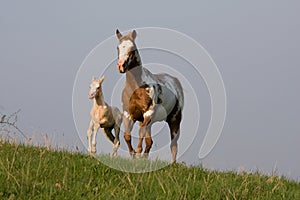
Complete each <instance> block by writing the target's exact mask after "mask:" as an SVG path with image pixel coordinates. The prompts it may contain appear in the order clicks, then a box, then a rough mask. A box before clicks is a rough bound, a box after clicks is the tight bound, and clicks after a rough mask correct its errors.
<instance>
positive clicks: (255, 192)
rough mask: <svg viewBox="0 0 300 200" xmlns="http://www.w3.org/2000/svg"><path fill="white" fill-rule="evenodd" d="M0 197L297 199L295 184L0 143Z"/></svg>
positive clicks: (298, 190) (299, 191)
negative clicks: (117, 165) (129, 167)
mask: <svg viewBox="0 0 300 200" xmlns="http://www.w3.org/2000/svg"><path fill="white" fill-rule="evenodd" d="M118 162H120V158H119V161H118ZM121 162H135V161H132V160H125V159H121ZM144 162H150V161H144ZM0 199H300V183H296V182H292V181H289V180H286V179H285V178H283V177H281V178H280V177H277V176H271V177H267V176H263V175H260V174H258V173H255V174H247V173H243V174H239V175H238V174H236V173H233V172H228V173H221V172H214V171H207V170H205V169H202V168H199V167H186V166H184V165H182V164H175V165H170V166H168V167H165V168H163V169H160V170H158V171H154V172H148V173H140V174H133V173H126V172H122V171H118V170H114V169H111V168H109V167H107V166H105V165H103V164H102V163H100V162H99V161H98V160H97V159H95V158H91V157H89V156H87V155H82V154H79V153H70V152H62V151H53V150H47V149H46V148H37V147H28V146H27V147H26V146H24V145H14V144H9V143H0Z"/></svg>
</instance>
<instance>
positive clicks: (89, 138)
mask: <svg viewBox="0 0 300 200" xmlns="http://www.w3.org/2000/svg"><path fill="white" fill-rule="evenodd" d="M93 128H94V123H93V121H92V120H91V121H90V125H89V128H88V130H87V137H88V145H89V147H88V152H89V153H90V154H91V153H92V135H93Z"/></svg>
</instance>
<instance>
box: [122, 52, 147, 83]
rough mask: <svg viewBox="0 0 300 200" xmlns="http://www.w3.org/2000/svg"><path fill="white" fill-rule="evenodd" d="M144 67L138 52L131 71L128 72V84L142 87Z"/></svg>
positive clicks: (133, 59)
mask: <svg viewBox="0 0 300 200" xmlns="http://www.w3.org/2000/svg"><path fill="white" fill-rule="evenodd" d="M143 71H144V69H143V66H142V61H141V58H140V55H139V52H138V50H135V51H134V56H133V58H132V61H131V64H130V66H129V70H128V71H127V72H126V84H129V85H140V83H142V82H143V79H142V76H143Z"/></svg>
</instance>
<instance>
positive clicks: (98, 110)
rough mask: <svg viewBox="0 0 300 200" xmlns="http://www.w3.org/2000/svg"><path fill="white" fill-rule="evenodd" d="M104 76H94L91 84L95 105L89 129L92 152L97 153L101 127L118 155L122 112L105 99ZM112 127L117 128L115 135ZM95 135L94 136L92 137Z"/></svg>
mask: <svg viewBox="0 0 300 200" xmlns="http://www.w3.org/2000/svg"><path fill="white" fill-rule="evenodd" d="M103 80H104V76H102V77H101V78H100V79H99V80H97V79H96V78H94V77H93V79H92V83H91V84H90V91H89V94H88V96H89V99H94V105H93V107H92V109H91V112H90V117H91V120H90V126H89V128H88V131H87V136H88V142H89V148H88V151H89V153H90V154H94V153H96V136H97V131H98V129H99V128H101V130H102V132H103V133H104V134H105V135H106V137H107V138H108V139H109V141H110V142H111V143H112V144H113V152H112V155H113V156H116V155H117V150H118V148H119V146H120V139H119V134H120V126H121V123H122V117H123V116H122V113H121V112H120V110H119V109H118V108H117V107H110V106H109V105H108V104H107V103H106V102H105V101H104V97H103V93H102V87H101V85H102V82H103ZM112 129H114V130H115V136H113V134H112V133H111V131H112ZM92 136H93V138H92Z"/></svg>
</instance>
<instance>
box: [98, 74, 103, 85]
mask: <svg viewBox="0 0 300 200" xmlns="http://www.w3.org/2000/svg"><path fill="white" fill-rule="evenodd" d="M103 81H104V76H102V77H101V78H100V79H99V83H100V84H101V83H102V82H103Z"/></svg>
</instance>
